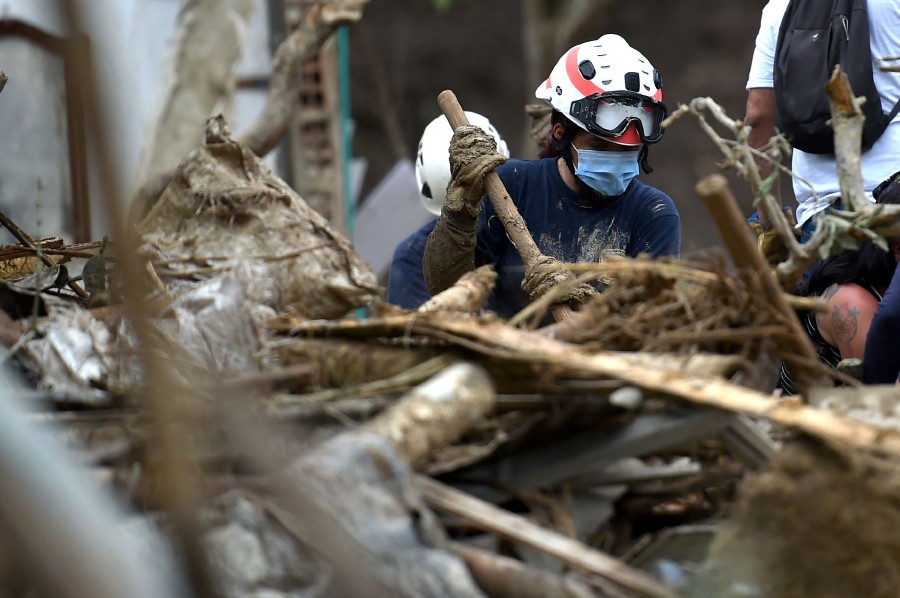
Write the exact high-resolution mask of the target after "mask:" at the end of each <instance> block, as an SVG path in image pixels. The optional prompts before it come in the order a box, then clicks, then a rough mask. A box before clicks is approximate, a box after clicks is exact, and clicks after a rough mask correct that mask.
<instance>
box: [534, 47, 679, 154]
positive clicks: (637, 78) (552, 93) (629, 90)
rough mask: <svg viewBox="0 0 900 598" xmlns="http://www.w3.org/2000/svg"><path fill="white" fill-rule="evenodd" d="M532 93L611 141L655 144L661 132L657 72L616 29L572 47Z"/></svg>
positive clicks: (662, 113) (663, 111)
mask: <svg viewBox="0 0 900 598" xmlns="http://www.w3.org/2000/svg"><path fill="white" fill-rule="evenodd" d="M534 95H535V96H537V97H538V99H541V100H546V101H547V102H549V103H550V105H551V106H553V108H554V109H556V110H558V111H559V112H561V113H562V114H563V115H565V116H566V118H568V119H569V120H571V121H572V122H574V123H575V124H576V125H578V126H579V127H581V128H582V129H584V130H585V131H588V132H589V133H593V134H594V135H599V136H600V137H603V138H605V139H608V140H609V141H612V142H614V143H618V144H621V145H640V144H641V143H656V142H657V141H659V140H660V139H661V138H662V135H663V130H662V121H663V120H664V119H665V118H666V115H667V110H666V106H665V104H663V103H662V78H661V77H660V75H659V71H657V70H656V69H655V68H653V65H652V64H650V61H648V60H647V59H646V58H645V57H644V55H643V54H641V53H640V52H638V51H637V50H635V49H634V48H632V47H631V46H629V45H628V42H626V41H625V40H624V39H623V38H622V37H621V36H618V35H615V34H607V35H603V36H601V37H600V38H599V39H596V40H594V41H590V42H585V43H583V44H579V45H577V46H575V47H573V48H571V49H570V50H569V51H568V52H566V53H565V54H564V55H563V56H562V57H561V58H560V59H559V62H557V63H556V66H554V67H553V70H552V71H551V72H550V76H549V77H547V80H546V81H544V82H543V83H541V84H540V85H539V86H538V88H537V89H536V90H535V92H534Z"/></svg>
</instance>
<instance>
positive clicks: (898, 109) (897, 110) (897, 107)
mask: <svg viewBox="0 0 900 598" xmlns="http://www.w3.org/2000/svg"><path fill="white" fill-rule="evenodd" d="M897 113H900V100H897V103H896V104H894V107H893V108H892V109H891V111H890V113H888V115H887V116H885V117H884V118H885V122H886V123H890V122H891V121H892V120H894V117H895V116H897Z"/></svg>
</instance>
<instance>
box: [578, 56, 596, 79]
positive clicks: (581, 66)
mask: <svg viewBox="0 0 900 598" xmlns="http://www.w3.org/2000/svg"><path fill="white" fill-rule="evenodd" d="M578 72H579V73H581V76H582V77H584V78H585V79H587V80H591V79H593V78H594V75H596V74H597V69H595V68H594V65H593V64H592V63H591V61H590V60H582V61H581V62H579V63H578Z"/></svg>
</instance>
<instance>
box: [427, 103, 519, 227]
mask: <svg viewBox="0 0 900 598" xmlns="http://www.w3.org/2000/svg"><path fill="white" fill-rule="evenodd" d="M466 117H467V118H468V119H469V124H470V125H475V126H477V127H480V128H481V129H482V130H484V132H485V133H487V134H488V135H490V136H491V137H493V138H494V139H495V140H496V141H497V152H498V153H500V154H503V155H504V156H506V157H507V158H509V149H508V148H507V147H506V142H505V141H503V138H502V137H500V133H499V132H497V129H495V128H494V125H492V124H491V121H489V120H488V119H487V118H485V117H483V116H481V115H480V114H477V113H475V112H469V111H466ZM452 137H453V129H452V128H451V127H450V123H449V122H448V121H447V117H445V116H443V115H441V116H439V117H437V118H436V119H434V120H433V121H431V122H430V123H429V124H428V126H427V127H425V131H423V132H422V138H421V139H420V140H419V151H418V153H417V155H416V183H418V185H419V194H420V195H421V196H422V205H424V206H425V209H426V210H428V211H429V212H431V213H432V214H434V215H435V216H440V214H441V207H442V206H443V205H444V199H445V198H446V197H447V185H448V184H449V183H450V139H451V138H452Z"/></svg>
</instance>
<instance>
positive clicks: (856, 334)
mask: <svg viewBox="0 0 900 598" xmlns="http://www.w3.org/2000/svg"><path fill="white" fill-rule="evenodd" d="M822 298H823V299H825V300H826V301H827V302H828V311H827V312H820V313H819V314H817V315H816V323H817V324H818V325H819V332H820V333H821V335H822V338H823V339H825V342H827V343H828V344H830V345H832V346H834V347H837V348H838V349H839V350H840V352H841V359H847V358H848V357H859V358H860V359H861V358H862V356H863V351H864V349H865V344H866V335H867V334H868V333H869V326H870V325H871V324H872V318H873V317H874V316H875V310H876V309H877V308H878V300H877V299H876V298H875V297H874V296H872V294H871V293H870V292H869V291H867V290H865V289H864V288H863V287H861V286H859V285H857V284H852V283H849V284H842V285H836V284H835V285H831V286H830V287H828V288H827V289H825V292H824V293H823V294H822Z"/></svg>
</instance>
